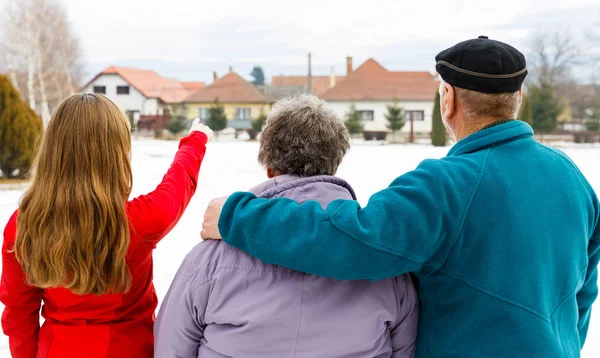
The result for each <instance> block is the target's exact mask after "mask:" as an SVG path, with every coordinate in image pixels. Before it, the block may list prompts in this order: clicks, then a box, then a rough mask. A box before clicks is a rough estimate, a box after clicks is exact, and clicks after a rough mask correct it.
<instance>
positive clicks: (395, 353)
mask: <svg viewBox="0 0 600 358" xmlns="http://www.w3.org/2000/svg"><path fill="white" fill-rule="evenodd" d="M394 280H395V281H396V300H397V305H398V319H397V320H396V322H394V326H393V327H392V329H391V340H392V358H412V357H414V354H415V343H416V340H417V331H418V329H419V325H418V322H419V299H418V298H417V291H416V290H415V286H414V284H413V281H412V279H411V277H410V276H408V275H402V276H398V277H396V278H394Z"/></svg>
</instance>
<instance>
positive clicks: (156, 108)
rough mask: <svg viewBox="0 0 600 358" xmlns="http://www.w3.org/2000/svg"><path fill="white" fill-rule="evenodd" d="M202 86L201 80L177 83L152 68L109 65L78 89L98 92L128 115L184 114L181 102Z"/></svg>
mask: <svg viewBox="0 0 600 358" xmlns="http://www.w3.org/2000/svg"><path fill="white" fill-rule="evenodd" d="M202 87H204V83H203V82H179V81H177V80H174V79H169V78H165V77H163V76H161V75H159V74H158V73H156V72H154V71H152V70H142V69H135V68H127V67H116V66H111V67H109V68H107V69H105V70H104V71H102V72H100V73H99V74H97V75H96V76H95V77H94V78H93V79H92V80H91V81H89V82H88V83H87V84H86V85H85V86H83V87H82V89H81V92H89V93H92V92H93V93H101V94H103V95H105V96H107V97H108V98H110V99H111V100H112V101H113V102H115V103H116V104H117V105H118V106H119V107H120V108H121V109H122V110H123V111H125V112H126V113H127V114H128V115H129V116H130V118H132V119H135V120H136V119H137V118H139V116H140V115H147V116H160V115H163V114H165V112H166V111H167V110H168V111H169V113H171V114H178V113H183V109H184V106H183V104H182V102H183V101H184V100H185V99H186V98H187V97H189V95H190V94H191V93H193V92H196V91H198V90H199V89H200V88H202Z"/></svg>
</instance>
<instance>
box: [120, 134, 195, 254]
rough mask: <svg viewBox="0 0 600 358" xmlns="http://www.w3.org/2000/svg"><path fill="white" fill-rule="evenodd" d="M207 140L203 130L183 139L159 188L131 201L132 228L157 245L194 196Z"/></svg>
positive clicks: (150, 242)
mask: <svg viewBox="0 0 600 358" xmlns="http://www.w3.org/2000/svg"><path fill="white" fill-rule="evenodd" d="M206 142H207V137H206V135H205V134H204V133H201V132H194V133H192V134H190V135H189V136H187V137H185V138H183V139H182V140H181V142H180V144H179V150H178V151H177V154H176V155H175V160H173V164H171V167H170V168H169V171H168V172H167V174H166V175H165V176H164V178H163V180H162V182H161V183H160V184H159V185H158V187H157V188H156V189H155V190H154V191H153V192H151V193H149V194H147V195H142V196H140V197H137V198H135V199H134V200H132V201H130V202H129V203H128V208H127V209H128V215H129V220H130V225H131V226H132V229H133V230H134V232H135V234H136V235H138V236H141V237H143V238H144V240H145V242H146V243H149V244H151V245H152V246H153V247H154V246H156V244H157V243H158V242H159V241H160V240H161V239H162V238H163V237H165V236H166V235H167V234H168V233H169V232H170V231H171V229H173V227H174V226H175V225H176V224H177V222H178V221H179V219H180V218H181V216H182V215H183V213H184V211H185V209H186V208H187V206H188V204H189V202H190V200H191V199H192V196H193V195H194V192H195V191H196V186H197V184H198V174H199V171H200V165H201V164H202V159H203V158H204V153H205V152H206Z"/></svg>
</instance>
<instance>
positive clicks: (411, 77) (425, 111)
mask: <svg viewBox="0 0 600 358" xmlns="http://www.w3.org/2000/svg"><path fill="white" fill-rule="evenodd" d="M348 72H349V73H348V74H347V75H346V77H345V78H344V79H343V80H342V81H340V82H339V83H338V84H336V85H335V86H334V87H332V88H330V89H328V90H327V91H325V92H324V93H322V94H321V95H320V97H321V98H322V99H324V100H326V102H327V106H328V107H329V108H330V109H332V110H333V111H334V112H335V113H336V114H337V115H338V116H339V117H340V118H341V119H343V118H344V117H345V115H346V113H347V112H348V110H349V108H350V106H351V105H354V106H355V107H356V110H357V111H358V112H359V113H360V115H361V117H362V119H363V121H364V125H365V126H364V132H365V134H366V137H369V136H373V137H376V136H382V135H383V134H384V133H385V132H388V129H387V120H386V118H385V115H386V113H387V106H388V105H392V104H394V103H397V104H398V106H400V107H402V108H403V109H404V113H405V116H406V124H405V126H404V128H402V132H406V133H408V132H410V131H411V127H412V131H413V132H414V133H415V134H419V133H421V134H429V133H430V132H431V118H432V112H433V101H434V99H435V94H436V91H437V89H438V86H439V82H438V81H437V80H436V77H435V76H434V75H432V74H431V73H429V72H405V71H400V72H397V71H389V70H388V69H386V68H385V67H383V66H382V65H381V64H380V63H378V62H377V61H375V60H374V59H372V58H370V59H368V60H367V61H365V62H364V63H363V64H362V65H360V66H359V67H358V68H356V69H355V70H354V69H352V68H349V69H348Z"/></svg>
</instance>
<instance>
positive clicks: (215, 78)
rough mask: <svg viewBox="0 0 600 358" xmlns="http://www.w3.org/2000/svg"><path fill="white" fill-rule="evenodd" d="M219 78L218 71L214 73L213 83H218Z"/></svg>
mask: <svg viewBox="0 0 600 358" xmlns="http://www.w3.org/2000/svg"><path fill="white" fill-rule="evenodd" d="M218 78H219V77H217V71H213V82H217V79H218Z"/></svg>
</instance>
